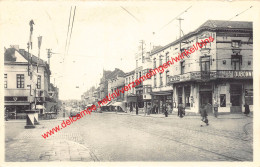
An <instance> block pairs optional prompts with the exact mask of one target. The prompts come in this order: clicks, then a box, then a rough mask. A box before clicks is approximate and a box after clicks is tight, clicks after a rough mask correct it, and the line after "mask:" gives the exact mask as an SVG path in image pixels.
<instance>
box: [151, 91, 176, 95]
mask: <svg viewBox="0 0 260 167" xmlns="http://www.w3.org/2000/svg"><path fill="white" fill-rule="evenodd" d="M150 94H151V95H171V94H172V91H160V92H151V93H150Z"/></svg>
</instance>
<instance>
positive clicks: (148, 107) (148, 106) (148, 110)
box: [147, 103, 151, 115]
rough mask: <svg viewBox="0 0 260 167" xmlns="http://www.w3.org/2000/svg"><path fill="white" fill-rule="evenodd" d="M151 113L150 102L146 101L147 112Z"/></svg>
mask: <svg viewBox="0 0 260 167" xmlns="http://www.w3.org/2000/svg"><path fill="white" fill-rule="evenodd" d="M150 113H151V103H148V105H147V114H148V115H150Z"/></svg>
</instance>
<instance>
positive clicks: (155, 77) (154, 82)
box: [154, 75, 157, 88]
mask: <svg viewBox="0 0 260 167" xmlns="http://www.w3.org/2000/svg"><path fill="white" fill-rule="evenodd" d="M154 87H155V88H156V87H157V85H156V75H154Z"/></svg>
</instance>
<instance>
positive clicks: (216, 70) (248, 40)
mask: <svg viewBox="0 0 260 167" xmlns="http://www.w3.org/2000/svg"><path fill="white" fill-rule="evenodd" d="M210 36H211V37H212V38H214V41H213V42H210V43H208V44H207V45H204V46H203V47H202V48H199V47H198V49H197V50H196V51H195V52H194V53H192V54H191V55H190V56H188V57H186V56H185V58H184V59H181V60H180V61H179V62H175V63H174V64H173V65H171V66H170V67H169V68H168V69H167V70H166V71H165V72H164V73H162V74H157V75H156V76H155V77H152V79H153V89H152V91H153V92H152V94H153V96H152V98H153V104H156V103H159V106H160V105H161V103H163V102H164V103H165V102H166V103H169V104H171V103H172V107H173V110H174V111H177V107H178V104H183V105H184V106H185V110H186V112H196V113H199V108H200V107H201V105H202V104H206V103H210V104H212V105H218V111H219V112H231V113H241V112H244V107H243V106H244V105H245V104H246V103H247V104H248V105H249V106H250V109H251V111H252V108H253V29H252V22H241V21H219V20H208V21H206V22H205V23H204V24H202V25H201V26H200V27H199V28H197V29H196V30H195V31H193V32H190V33H189V34H186V35H184V36H183V37H181V38H180V39H178V40H176V41H174V42H172V43H170V44H168V45H166V46H164V47H163V48H161V49H159V50H157V51H155V52H153V53H152V54H151V56H152V58H153V63H154V66H155V64H156V66H157V67H158V66H159V65H160V63H161V62H162V63H165V62H167V61H168V60H169V59H171V57H176V56H178V54H179V53H181V52H183V51H184V50H185V49H186V50H188V49H189V48H191V47H193V44H194V45H196V43H197V42H201V40H205V39H208V38H209V37H210ZM158 61H159V62H158ZM164 61H165V62H164ZM158 63H159V64H158ZM164 82H165V83H164ZM158 84H159V85H158ZM164 90H165V91H164ZM164 94H165V95H164ZM171 94H172V96H171V97H172V98H170V97H168V96H169V95H171ZM158 95H161V97H159V98H158V97H156V96H158ZM158 101H160V102H158ZM212 112H213V108H212Z"/></svg>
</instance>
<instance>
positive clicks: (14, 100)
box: [4, 46, 57, 117]
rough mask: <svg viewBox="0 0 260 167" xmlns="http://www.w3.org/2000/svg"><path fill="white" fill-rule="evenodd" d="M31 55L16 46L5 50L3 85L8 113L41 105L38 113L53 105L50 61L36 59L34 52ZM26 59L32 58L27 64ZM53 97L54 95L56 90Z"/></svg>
mask: <svg viewBox="0 0 260 167" xmlns="http://www.w3.org/2000/svg"><path fill="white" fill-rule="evenodd" d="M30 57H31V58H30ZM30 57H29V54H28V52H26V51H25V50H24V49H19V46H12V47H11V48H8V49H6V50H5V54H4V60H5V62H4V63H5V64H4V88H5V109H6V112H7V113H9V114H8V115H10V114H11V113H12V115H15V116H16V117H19V116H25V110H28V109H40V111H41V112H40V114H44V112H45V111H47V112H48V110H47V109H48V108H51V106H52V105H56V101H55V99H53V96H52V95H54V94H52V93H53V91H52V90H50V74H51V71H50V69H49V65H48V64H47V62H45V61H43V60H41V59H39V61H38V58H37V57H36V56H34V55H31V56H30ZM28 59H30V62H31V63H30V65H29V66H28ZM37 61H38V70H37ZM28 67H29V69H30V70H28ZM56 93H57V92H56ZM54 97H57V94H56V96H54ZM53 102H55V103H53Z"/></svg>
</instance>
